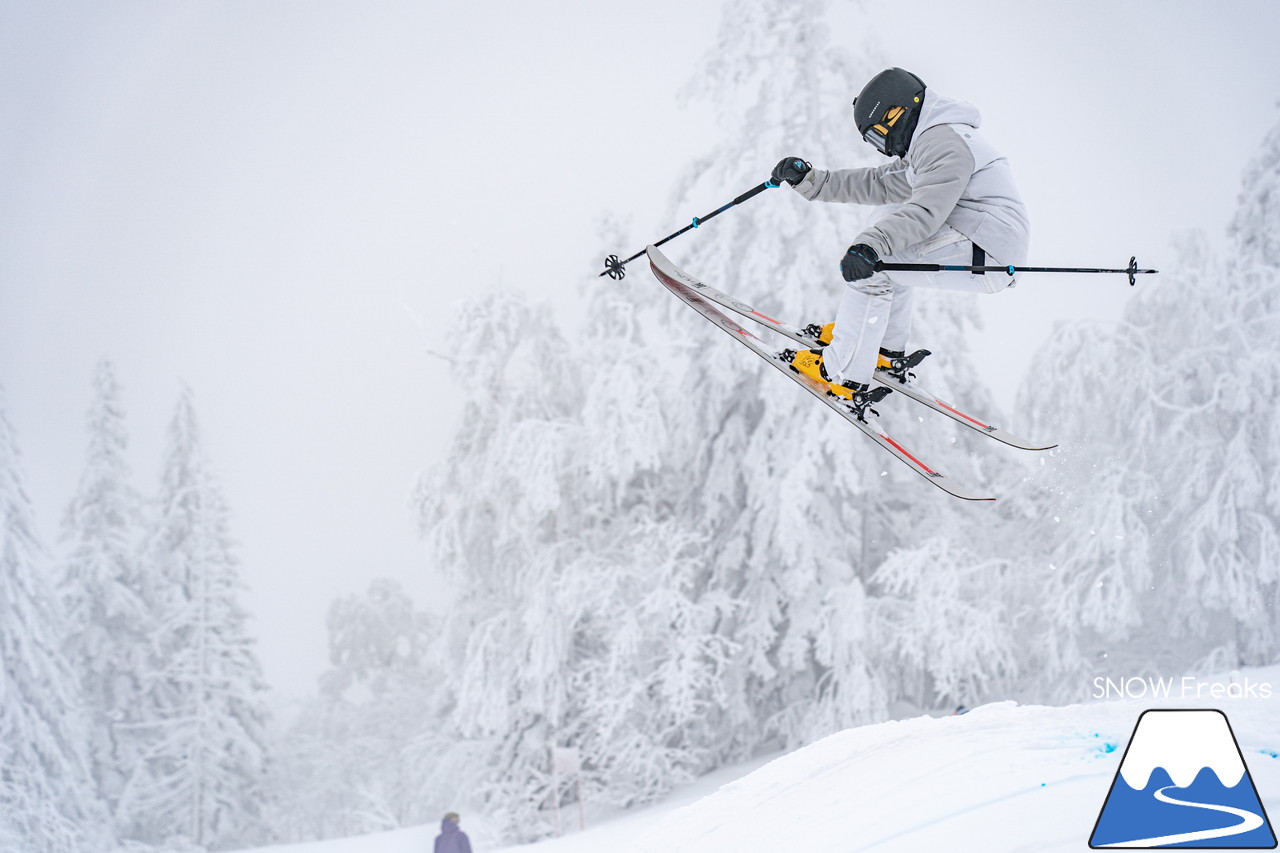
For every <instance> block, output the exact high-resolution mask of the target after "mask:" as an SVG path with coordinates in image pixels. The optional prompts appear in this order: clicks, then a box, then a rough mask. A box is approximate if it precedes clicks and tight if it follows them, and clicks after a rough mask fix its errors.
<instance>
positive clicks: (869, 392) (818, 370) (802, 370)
mask: <svg viewBox="0 0 1280 853" xmlns="http://www.w3.org/2000/svg"><path fill="white" fill-rule="evenodd" d="M778 357H779V358H781V359H782V360H783V361H785V362H786V363H787V364H788V365H789V366H790V367H791V369H792V370H793V371H795V372H796V373H799V374H800V375H801V376H808V377H809V378H810V379H816V380H817V381H818V382H821V383H822V384H823V385H825V386H826V387H827V394H829V395H830V396H832V397H839V398H840V399H841V400H844V401H845V402H846V403H848V404H849V406H850V408H852V409H853V411H854V414H856V415H857V416H858V420H860V421H862V422H864V423H865V422H866V420H867V418H866V412H867V411H868V409H870V411H871V413H872V414H873V415H878V414H879V412H877V411H876V410H875V409H871V408H870V407H871V406H872V405H873V404H874V403H878V402H879V401H880V400H883V399H884V398H885V397H886V396H888V395H889V394H890V393H891V392H890V390H889V389H888V388H884V387H881V386H877V387H875V388H872V387H870V386H869V385H864V384H862V383H861V382H853V381H851V380H848V379H846V380H845V381H843V382H832V381H831V377H830V376H829V375H828V374H827V368H826V367H825V366H824V365H823V363H822V350H821V349H802V350H792V349H787V350H783V351H782V352H781V353H779V355H778Z"/></svg>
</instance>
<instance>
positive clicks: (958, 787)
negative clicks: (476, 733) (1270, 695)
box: [259, 667, 1280, 853]
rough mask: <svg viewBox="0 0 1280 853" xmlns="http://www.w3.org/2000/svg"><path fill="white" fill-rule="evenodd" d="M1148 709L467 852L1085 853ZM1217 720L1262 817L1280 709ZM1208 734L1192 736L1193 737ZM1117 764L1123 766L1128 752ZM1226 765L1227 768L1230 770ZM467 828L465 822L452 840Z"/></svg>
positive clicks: (686, 796)
mask: <svg viewBox="0 0 1280 853" xmlns="http://www.w3.org/2000/svg"><path fill="white" fill-rule="evenodd" d="M1251 677H1257V678H1260V679H1261V680H1263V681H1270V682H1271V683H1273V684H1280V667H1272V668H1269V669H1267V670H1262V671H1255V672H1254V673H1251ZM1149 707H1151V706H1150V704H1148V703H1143V702H1137V701H1134V702H1102V703H1094V704H1088V705H1074V706H1068V707H1044V706H1025V705H1016V704H1015V703H1013V702H1003V703H998V704H993V705H987V706H983V707H980V708H977V709H975V710H973V711H971V712H970V713H968V714H965V715H963V716H953V717H942V718H932V717H918V718H915V719H910V720H902V721H897V722H887V723H879V724H875V725H868V726H860V727H857V728H852V729H848V730H845V731H842V732H838V733H837V734H834V735H831V736H830V737H827V738H824V739H822V740H820V741H818V742H816V743H813V744H810V745H809V746H807V747H804V748H802V749H799V750H796V751H795V752H792V753H789V754H787V755H784V756H781V757H779V758H776V759H774V760H773V761H770V762H768V763H767V764H765V765H764V766H762V767H758V769H751V772H747V773H746V774H745V775H742V776H741V777H740V778H736V779H733V777H732V770H731V769H729V768H726V770H725V771H721V772H720V773H717V774H714V775H713V776H711V777H707V778H706V779H703V780H699V781H698V782H696V783H694V785H692V786H689V787H688V788H686V789H683V790H681V791H678V792H677V794H676V795H675V796H674V797H673V798H672V799H670V800H668V801H666V802H664V803H659V804H656V805H654V806H652V807H650V808H647V809H640V810H636V811H635V812H631V813H628V814H625V815H623V816H621V817H618V818H616V819H614V820H611V821H609V822H603V823H602V822H595V823H594V824H593V825H590V826H589V828H588V829H587V831H585V832H573V833H570V834H568V835H566V836H565V837H564V838H560V839H550V840H547V841H542V842H539V843H537V844H532V845H527V846H513V847H506V848H502V849H501V850H500V851H494V850H493V849H492V848H488V847H482V846H477V847H476V850H477V853H596V851H601V850H607V851H610V853H658V851H662V853H672V851H675V853H681V851H684V853H695V851H696V853H753V851H773V850H806V851H808V850H812V851H817V852H820V853H842V851H854V850H856V851H863V850H869V851H877V852H878V851H903V853H927V851H934V850H938V851H943V850H945V851H948V853H957V851H958V853H968V851H973V853H1001V851H1036V852H1037V853H1054V851H1063V852H1064V853H1065V851H1073V853H1076V852H1077V851H1080V850H1083V849H1087V847H1086V845H1087V843H1088V839H1089V835H1090V832H1091V831H1092V830H1093V827H1094V823H1095V821H1096V819H1097V818H1098V815H1099V812H1100V811H1101V809H1102V805H1103V802H1104V801H1105V800H1106V797H1107V792H1108V789H1109V787H1110V785H1111V782H1112V780H1113V779H1114V777H1115V774H1116V771H1117V769H1118V767H1119V764H1120V761H1121V757H1122V755H1124V754H1125V744H1126V742H1127V740H1128V739H1129V736H1130V733H1131V732H1133V731H1134V727H1135V723H1136V722H1137V721H1138V720H1139V718H1140V717H1141V715H1142V714H1143V712H1144V711H1146V710H1148V708H1149ZM1178 707H1186V704H1185V703H1184V704H1182V705H1180V706H1178ZM1197 710H1204V711H1205V712H1206V713H1205V715H1204V716H1205V718H1206V719H1208V718H1210V717H1216V718H1217V720H1219V721H1222V719H1223V718H1222V717H1221V715H1219V714H1216V713H1214V712H1213V711H1211V710H1209V709H1208V708H1198V709H1197ZM1223 710H1224V711H1225V712H1226V714H1227V715H1228V716H1229V717H1230V722H1231V726H1232V729H1233V730H1234V732H1235V734H1236V737H1237V738H1238V740H1239V744H1240V749H1241V750H1242V751H1243V753H1244V756H1245V761H1246V762H1247V763H1248V768H1249V771H1250V774H1251V776H1252V778H1253V781H1254V784H1255V785H1256V786H1257V790H1258V794H1259V796H1260V797H1261V799H1262V802H1263V804H1264V806H1265V807H1266V808H1267V809H1268V811H1270V812H1271V813H1273V814H1274V813H1280V757H1277V753H1278V752H1280V699H1242V700H1235V701H1232V702H1231V703H1229V705H1227V706H1225V707H1224V709H1223ZM1158 716H1159V715H1154V714H1147V715H1146V716H1145V717H1142V719H1143V720H1144V721H1145V720H1153V719H1156V718H1157V717H1158ZM1211 723H1213V721H1212V720H1209V722H1207V723H1205V724H1204V726H1205V730H1206V732H1208V731H1209V730H1210V728H1211V725H1210V724H1211ZM1219 724H1220V725H1223V726H1225V723H1221V722H1220V723H1219ZM1144 729H1145V725H1144ZM1163 736H1164V735H1163V734H1162V733H1161V731H1160V729H1159V728H1155V729H1152V733H1151V734H1150V735H1148V734H1146V733H1144V734H1143V740H1145V739H1147V738H1148V737H1150V738H1152V740H1151V743H1152V745H1153V748H1154V745H1155V744H1157V743H1158V741H1157V740H1155V738H1157V737H1163ZM1137 746H1141V744H1136V745H1135V748H1136V747H1137ZM1143 749H1145V747H1143ZM1129 754H1130V756H1131V758H1130V760H1136V758H1134V755H1135V754H1134V753H1133V750H1132V749H1130V750H1129ZM1141 754H1142V753H1137V755H1141ZM1197 754H1200V753H1197ZM1204 755H1206V756H1208V750H1206V752H1205V753H1204ZM1209 757H1210V758H1212V760H1213V761H1214V764H1215V765H1216V769H1215V772H1218V773H1219V778H1221V779H1223V780H1224V783H1225V781H1226V779H1225V777H1224V776H1223V775H1222V774H1223V773H1224V772H1226V770H1227V767H1228V762H1226V761H1225V760H1224V757H1223V756H1222V755H1221V754H1220V750H1215V751H1214V753H1213V755H1212V756H1209ZM1239 760H1240V758H1239V755H1238V754H1237V755H1236V763H1237V764H1238V763H1239ZM749 769H750V768H749ZM738 772H742V771H741V770H739V771H738ZM726 779H731V780H732V781H728V782H727V783H726V782H725V780H726ZM699 795H701V796H699ZM476 817H477V819H478V816H476ZM467 820H468V818H467V817H466V816H464V819H463V823H464V828H465V825H466V823H467ZM589 823H592V822H591V821H590V820H589ZM434 835H435V828H434V827H430V826H427V827H419V828H415V829H406V830H398V831H396V832H391V833H384V834H382V835H376V836H365V837H363V838H359V839H345V840H336V841H329V842H313V843H309V844H301V845H284V846H280V847H273V848H268V850H269V851H271V853H355V851H357V850H358V851H360V853H419V851H421V850H429V849H431V847H430V842H431V839H432V838H433V837H434ZM259 853H267V850H263V851H259Z"/></svg>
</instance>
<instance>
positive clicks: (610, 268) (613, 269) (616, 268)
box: [600, 181, 778, 281]
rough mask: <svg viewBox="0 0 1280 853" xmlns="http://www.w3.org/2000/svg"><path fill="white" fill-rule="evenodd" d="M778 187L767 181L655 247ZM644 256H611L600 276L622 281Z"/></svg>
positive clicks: (639, 253)
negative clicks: (619, 257) (635, 261)
mask: <svg viewBox="0 0 1280 853" xmlns="http://www.w3.org/2000/svg"><path fill="white" fill-rule="evenodd" d="M777 186H778V185H777V184H775V183H773V181H765V182H764V183H763V184H760V185H759V186H754V187H752V188H751V189H749V190H747V191H746V192H744V193H743V194H742V195H740V196H738V197H737V198H735V199H734V200H733V201H731V202H729V203H728V204H725V205H722V206H720V207H718V208H716V209H715V210H713V211H711V212H710V213H708V214H707V215H706V216H695V217H693V221H692V222H690V223H689V224H688V225H686V226H685V227H683V228H681V229H680V230H679V231H676V232H675V233H672V234H668V235H667V236H665V237H663V238H662V239H661V240H659V241H658V242H656V243H654V244H653V245H654V246H661V245H662V244H663V243H666V242H667V241H668V240H674V239H675V238H677V237H679V236H680V235H681V234H683V233H685V232H686V231H688V230H690V229H692V228H697V227H698V226H699V225H701V224H702V223H704V222H706V221H707V220H708V219H710V218H712V217H713V216H719V215H720V214H722V213H724V212H725V211H726V210H728V209H729V208H731V207H733V206H734V205H738V204H742V203H743V202H744V201H748V200H750V199H753V198H755V197H756V196H758V195H760V193H762V192H764V191H765V190H768V189H773V188H775V187H777ZM643 254H644V249H641V250H640V251H638V252H636V253H635V254H634V255H632V256H631V257H629V258H627V259H626V260H625V261H620V260H618V256H617V255H610V256H609V257H607V258H605V259H604V271H603V272H602V273H600V275H607V276H609V278H611V279H613V280H614V281H618V280H619V279H622V278H623V277H625V276H626V274H627V271H626V270H625V269H624V267H626V265H627V264H629V263H631V262H632V261H634V260H635V259H636V258H638V257H640V256H641V255H643Z"/></svg>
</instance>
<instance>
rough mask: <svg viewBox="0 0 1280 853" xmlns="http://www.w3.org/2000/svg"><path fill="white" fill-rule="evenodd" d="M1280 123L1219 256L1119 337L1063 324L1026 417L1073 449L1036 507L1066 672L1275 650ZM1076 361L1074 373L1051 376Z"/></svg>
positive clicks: (1160, 290)
mask: <svg viewBox="0 0 1280 853" xmlns="http://www.w3.org/2000/svg"><path fill="white" fill-rule="evenodd" d="M1278 194H1280V127H1278V128H1276V129H1274V130H1273V131H1272V132H1271V133H1270V135H1269V136H1268V137H1267V139H1266V142H1265V143H1264V145H1263V149H1262V151H1261V153H1260V154H1259V156H1258V157H1257V158H1256V159H1255V160H1254V161H1253V162H1252V163H1251V164H1250V165H1249V166H1248V168H1247V169H1246V172H1245V181H1244V190H1243V192H1242V193H1241V196H1240V207H1239V210H1238V212H1237V214H1236V217H1235V219H1234V221H1233V223H1232V225H1231V229H1230V232H1229V237H1230V240H1229V251H1228V253H1227V255H1226V257H1219V256H1218V254H1217V253H1216V252H1215V251H1214V250H1213V249H1212V248H1211V247H1210V245H1209V243H1208V241H1207V240H1206V239H1205V238H1204V237H1203V236H1202V235H1200V234H1197V233H1190V234H1186V235H1181V236H1180V237H1179V238H1178V249H1179V252H1178V259H1177V262H1176V263H1175V264H1170V265H1169V269H1167V270H1165V271H1164V272H1162V273H1161V275H1160V276H1158V277H1155V278H1154V279H1153V280H1151V281H1150V282H1145V283H1144V286H1143V288H1142V290H1141V291H1140V292H1139V293H1138V294H1137V295H1136V296H1135V297H1134V299H1133V300H1132V302H1131V303H1130V305H1129V307H1128V309H1127V310H1126V312H1125V315H1124V318H1123V321H1122V322H1121V323H1120V324H1119V326H1117V327H1100V326H1097V325H1083V326H1081V325H1075V326H1070V327H1066V328H1064V329H1063V330H1062V331H1061V332H1060V334H1059V335H1058V336H1057V337H1056V338H1055V339H1054V340H1053V341H1051V343H1050V344H1049V345H1048V346H1047V347H1046V348H1045V349H1044V350H1043V351H1042V353H1041V354H1040V355H1039V356H1038V365H1037V372H1039V373H1041V374H1043V373H1046V372H1049V371H1053V372H1054V373H1055V374H1056V375H1058V377H1059V382H1058V384H1057V385H1056V387H1055V389H1054V392H1053V394H1052V395H1049V394H1046V393H1042V392H1039V391H1038V387H1039V386H1032V387H1030V388H1029V392H1028V394H1027V403H1026V404H1025V405H1027V407H1028V408H1029V409H1031V410H1039V411H1041V412H1043V413H1044V422H1045V425H1046V426H1047V427H1048V428H1051V429H1053V430H1055V431H1057V432H1058V433H1059V435H1060V436H1061V438H1062V439H1063V440H1064V444H1066V445H1068V446H1069V447H1070V450H1069V451H1067V452H1063V453H1060V454H1059V455H1058V457H1057V459H1056V460H1055V464H1054V465H1053V466H1052V468H1053V470H1052V471H1051V473H1050V476H1051V478H1052V479H1051V480H1050V481H1049V482H1050V484H1051V485H1050V488H1048V489H1047V490H1046V491H1045V492H1043V493H1042V494H1040V495H1038V496H1037V497H1036V501H1037V503H1038V505H1039V507H1040V517H1039V519H1038V525H1039V526H1038V528H1037V529H1036V533H1035V534H1034V535H1033V536H1032V538H1033V539H1034V540H1035V541H1038V542H1040V543H1043V544H1044V547H1042V548H1041V549H1040V550H1039V553H1036V554H1033V555H1028V557H1027V558H1025V559H1026V562H1027V563H1028V565H1027V570H1028V571H1034V572H1039V573H1040V574H1041V575H1042V576H1043V577H1044V578H1045V579H1046V582H1047V591H1048V595H1047V596H1046V608H1047V609H1048V610H1049V612H1050V613H1051V614H1052V617H1053V618H1052V621H1053V623H1054V626H1055V630H1054V631H1053V632H1052V636H1051V637H1049V638H1047V640H1048V641H1050V642H1052V643H1053V644H1054V645H1055V646H1056V647H1057V652H1058V653H1057V654H1056V655H1055V659H1056V660H1058V661H1059V662H1062V665H1063V666H1064V667H1067V668H1074V669H1075V670H1076V671H1078V672H1085V671H1090V670H1091V671H1092V672H1093V673H1095V674H1112V672H1113V671H1116V670H1118V671H1120V672H1123V673H1134V672H1139V671H1141V669H1142V668H1144V667H1146V668H1149V669H1151V670H1155V671H1159V672H1164V673H1166V674H1167V673H1168V672H1171V671H1178V670H1180V669H1181V670H1184V671H1185V669H1186V668H1219V669H1220V668H1230V667H1235V666H1240V665H1247V664H1255V663H1262V662H1269V661H1272V660H1274V657H1275V655H1276V654H1277V652H1280V636H1277V631H1278V630H1280V625H1278V624H1277V612H1278V606H1280V601H1278V600H1277V596H1278V595H1280V488H1278V487H1277V485H1276V484H1277V481H1278V479H1280V431H1278V430H1277V421H1278V420H1280V409H1278V407H1280V402H1278V401H1280V395H1278V393H1277V392H1280V380H1278V379H1277V374H1276V371H1275V364H1276V363H1277V360H1278V359H1280V251H1278V250H1277V246H1278V245H1280V239H1278V238H1277V236H1276V235H1277V226H1276V223H1277V221H1280V220H1277V217H1276V215H1275V205H1276V198H1277V195H1278ZM1062 365H1070V368H1069V369H1065V370H1063V369H1058V368H1059V366H1062Z"/></svg>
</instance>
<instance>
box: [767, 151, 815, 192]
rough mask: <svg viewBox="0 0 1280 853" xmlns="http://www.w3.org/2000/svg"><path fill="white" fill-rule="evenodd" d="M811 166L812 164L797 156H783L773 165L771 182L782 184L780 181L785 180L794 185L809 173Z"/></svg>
mask: <svg viewBox="0 0 1280 853" xmlns="http://www.w3.org/2000/svg"><path fill="white" fill-rule="evenodd" d="M812 168H813V166H812V165H810V164H809V163H806V162H805V161H804V160H801V159H800V158H799V157H783V158H782V159H781V160H779V161H778V165H776V166H774V167H773V182H774V183H775V184H777V185H778V186H782V182H783V181H786V182H787V183H789V184H791V186H793V187H794V186H795V185H796V184H798V183H800V181H801V180H803V179H804V176H805V175H807V174H809V170H810V169H812Z"/></svg>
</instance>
